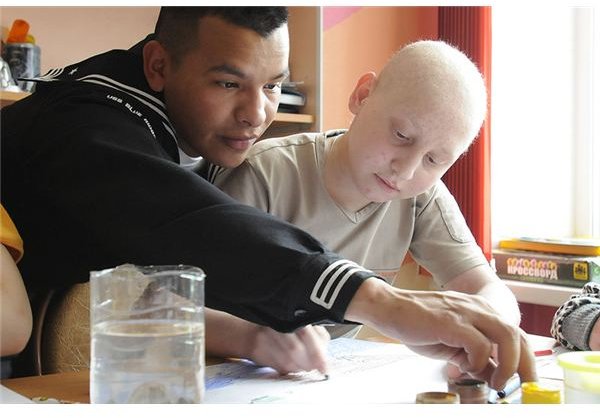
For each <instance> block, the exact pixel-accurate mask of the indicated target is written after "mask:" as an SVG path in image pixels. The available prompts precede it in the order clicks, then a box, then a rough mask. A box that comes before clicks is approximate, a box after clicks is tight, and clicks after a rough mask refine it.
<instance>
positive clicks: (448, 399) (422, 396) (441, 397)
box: [415, 392, 460, 404]
mask: <svg viewBox="0 0 600 418" xmlns="http://www.w3.org/2000/svg"><path fill="white" fill-rule="evenodd" d="M415 403H429V404H444V403H445V404H455V403H460V396H459V395H458V394H457V393H449V392H421V393H418V394H417V398H416V399H415Z"/></svg>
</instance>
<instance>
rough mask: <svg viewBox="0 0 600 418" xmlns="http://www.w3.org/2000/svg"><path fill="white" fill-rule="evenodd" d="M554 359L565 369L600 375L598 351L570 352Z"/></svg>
mask: <svg viewBox="0 0 600 418" xmlns="http://www.w3.org/2000/svg"><path fill="white" fill-rule="evenodd" d="M556 358H557V360H558V364H559V365H560V366H561V367H563V368H565V369H569V370H575V371H578V372H590V373H600V351H572V352H569V353H563V354H559V355H558V356H557V357H556Z"/></svg>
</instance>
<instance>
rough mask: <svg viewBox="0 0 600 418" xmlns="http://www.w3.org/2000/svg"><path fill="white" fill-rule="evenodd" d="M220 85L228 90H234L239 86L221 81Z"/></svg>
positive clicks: (231, 82)
mask: <svg viewBox="0 0 600 418" xmlns="http://www.w3.org/2000/svg"><path fill="white" fill-rule="evenodd" d="M218 84H219V85H220V86H222V87H225V88H226V89H234V88H236V87H237V86H238V84H237V83H234V82H233V81H219V82H218Z"/></svg>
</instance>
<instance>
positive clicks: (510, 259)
mask: <svg viewBox="0 0 600 418" xmlns="http://www.w3.org/2000/svg"><path fill="white" fill-rule="evenodd" d="M499 247H500V248H499V249H495V250H493V252H492V254H493V260H494V265H495V268H496V273H497V274H498V276H500V277H501V278H502V279H508V280H518V281H524V282H534V283H547V284H555V285H559V286H570V287H582V286H583V285H584V284H585V283H587V282H589V281H594V282H600V240H593V239H546V238H515V239H507V240H502V241H500V245H499Z"/></svg>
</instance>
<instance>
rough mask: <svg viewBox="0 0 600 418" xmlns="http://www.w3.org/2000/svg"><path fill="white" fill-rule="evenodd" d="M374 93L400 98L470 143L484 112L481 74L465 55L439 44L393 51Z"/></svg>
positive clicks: (409, 46) (421, 44) (413, 45)
mask: <svg viewBox="0 0 600 418" xmlns="http://www.w3.org/2000/svg"><path fill="white" fill-rule="evenodd" d="M376 92H377V93H382V92H383V93H385V94H394V95H401V96H402V100H408V101H409V102H410V103H411V104H412V105H414V106H416V108H417V109H419V111H422V112H429V113H432V115H435V120H436V121H437V123H443V124H448V125H452V126H454V127H455V128H457V129H458V130H459V131H460V132H462V133H463V134H464V135H465V139H468V140H471V141H472V140H473V139H474V138H475V137H476V135H477V133H478V132H479V129H480V128H481V125H482V123H483V121H484V119H485V116H486V113H487V93H486V88H485V83H484V80H483V77H482V76H481V73H480V72H479V70H478V69H477V67H476V66H475V64H474V63H473V62H472V61H471V60H470V59H469V58H468V57H467V56H466V55H465V54H463V53H462V52H461V51H459V50H458V49H456V48H454V47H452V46H450V45H449V44H447V43H445V42H442V41H418V42H414V43H412V44H409V45H407V46H405V47H403V48H402V49H401V50H399V51H398V52H396V53H395V54H394V55H393V56H392V58H391V59H390V60H389V62H388V63H387V64H386V66H385V67H384V68H383V70H382V72H381V74H380V76H379V78H378V79H377V84H376V86H375V90H374V93H375V94H377V93H376Z"/></svg>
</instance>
